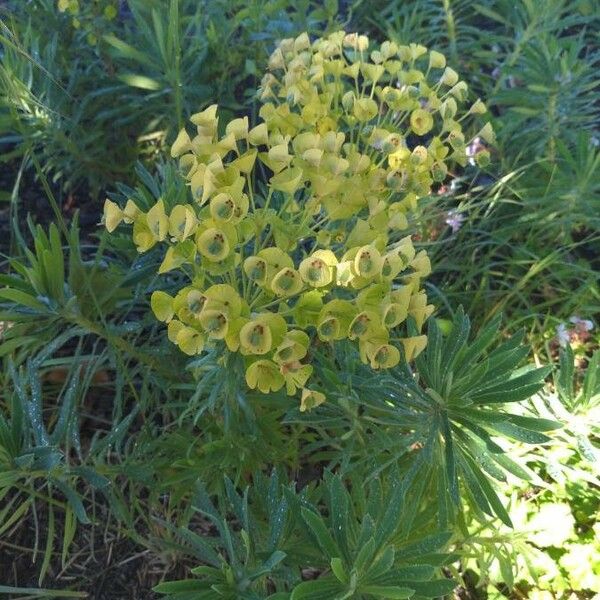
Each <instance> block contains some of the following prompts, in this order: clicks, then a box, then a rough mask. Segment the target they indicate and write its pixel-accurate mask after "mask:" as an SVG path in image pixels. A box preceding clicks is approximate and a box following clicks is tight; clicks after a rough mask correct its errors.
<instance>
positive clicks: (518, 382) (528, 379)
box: [471, 366, 551, 404]
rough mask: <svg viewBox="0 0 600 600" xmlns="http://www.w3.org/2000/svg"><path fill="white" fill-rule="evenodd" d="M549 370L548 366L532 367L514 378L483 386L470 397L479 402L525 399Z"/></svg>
mask: <svg viewBox="0 0 600 600" xmlns="http://www.w3.org/2000/svg"><path fill="white" fill-rule="evenodd" d="M550 370H551V367H549V366H547V367H540V368H537V369H532V370H530V371H528V372H527V373H525V374H524V375H520V376H518V377H515V378H514V379H510V380H508V381H506V382H503V383H500V384H497V385H494V386H491V387H486V388H483V389H481V390H479V391H478V392H477V393H475V394H473V395H472V396H471V398H472V399H473V401H474V402H477V403H479V404H486V403H490V404H491V403H504V402H520V401H521V400H527V399H528V398H530V397H531V396H532V395H533V394H535V393H536V392H537V391H539V390H540V389H541V388H542V387H543V385H544V378H545V377H546V375H547V374H548V373H549V372H550Z"/></svg>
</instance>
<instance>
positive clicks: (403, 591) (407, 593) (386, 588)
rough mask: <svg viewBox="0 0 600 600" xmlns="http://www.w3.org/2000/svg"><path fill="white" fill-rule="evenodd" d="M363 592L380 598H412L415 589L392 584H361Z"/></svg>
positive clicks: (391, 599)
mask: <svg viewBox="0 0 600 600" xmlns="http://www.w3.org/2000/svg"><path fill="white" fill-rule="evenodd" d="M359 591H360V592H361V593H363V594H373V595H374V596H378V597H380V598H386V599H387V598H389V599H390V600H393V599H396V598H410V597H411V596H412V595H413V594H414V593H415V590H412V589H410V588H402V587H395V586H391V585H366V586H361V588H360V590H359Z"/></svg>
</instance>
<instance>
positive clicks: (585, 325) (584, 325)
mask: <svg viewBox="0 0 600 600" xmlns="http://www.w3.org/2000/svg"><path fill="white" fill-rule="evenodd" d="M569 321H570V322H571V323H573V325H575V327H577V328H578V329H581V330H583V331H586V332H587V331H591V330H592V329H594V324H593V323H592V322H591V321H590V320H589V319H580V318H579V317H578V316H577V315H573V316H572V317H571V318H570V319H569Z"/></svg>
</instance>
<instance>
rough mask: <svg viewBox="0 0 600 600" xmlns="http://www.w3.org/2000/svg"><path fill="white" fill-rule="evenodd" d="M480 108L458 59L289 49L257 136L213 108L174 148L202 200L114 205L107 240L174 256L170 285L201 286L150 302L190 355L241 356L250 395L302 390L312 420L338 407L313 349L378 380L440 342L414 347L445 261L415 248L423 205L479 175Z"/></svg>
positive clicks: (303, 41)
mask: <svg viewBox="0 0 600 600" xmlns="http://www.w3.org/2000/svg"><path fill="white" fill-rule="evenodd" d="M467 96H468V89H467V86H466V84H465V83H464V82H463V81H460V79H459V76H458V74H457V73H456V71H454V70H453V69H452V68H451V67H449V66H447V65H446V59H445V58H444V56H443V55H442V54H440V53H439V52H436V51H433V50H432V51H428V50H427V48H425V47H424V46H422V45H419V44H408V45H399V44H396V43H394V42H391V41H386V42H384V43H383V44H381V45H380V46H377V45H373V44H370V42H369V39H368V38H367V37H366V36H364V35H359V34H355V33H348V34H347V33H345V32H335V33H333V34H331V35H329V36H327V37H325V38H320V39H315V40H312V41H311V39H310V37H309V36H308V35H307V34H302V35H300V36H298V37H296V38H290V39H284V40H282V41H281V42H280V44H279V46H278V47H277V49H276V50H275V52H274V53H273V55H272V56H271V58H270V60H269V72H268V73H266V74H265V76H264V77H263V79H262V81H261V88H260V90H259V98H260V100H261V102H262V106H261V108H260V110H259V115H260V120H259V122H257V123H251V122H250V120H249V119H248V117H240V118H234V119H232V120H231V121H229V122H228V123H225V124H224V125H225V127H223V126H222V125H223V124H221V126H219V114H218V107H217V105H216V104H214V105H211V106H209V107H208V108H206V109H205V110H203V111H201V112H199V113H197V114H194V115H192V117H191V122H192V124H193V128H192V127H188V128H187V129H183V130H181V131H180V132H179V134H178V135H177V138H176V139H175V141H174V143H173V146H172V148H171V155H172V157H173V158H176V159H177V160H178V161H179V165H180V170H181V176H182V177H183V178H184V180H185V182H186V183H187V185H188V187H189V189H190V196H189V199H188V200H182V198H181V197H180V195H179V194H178V193H171V192H170V191H169V190H167V191H166V192H165V193H163V195H162V197H161V198H159V199H158V200H157V201H156V202H154V203H153V204H151V203H150V204H149V203H148V200H147V197H146V196H145V195H144V194H139V195H138V196H136V197H135V198H128V199H127V201H126V204H125V206H124V207H121V206H120V205H118V204H117V203H116V202H113V201H112V200H107V201H106V202H105V205H104V224H105V226H106V228H107V230H108V231H109V232H113V231H115V230H116V229H117V227H119V226H120V225H121V224H122V223H123V224H126V225H133V234H132V237H133V241H134V244H135V245H136V247H137V249H138V251H139V252H147V251H150V250H152V251H153V252H154V253H155V254H156V255H158V254H159V253H161V256H162V262H160V263H157V264H160V266H159V267H158V270H159V273H160V274H163V273H167V272H168V273H170V274H171V273H173V272H174V271H180V273H182V274H183V275H184V276H185V277H186V278H187V282H186V283H184V284H178V285H179V289H177V288H175V289H166V291H155V292H154V293H153V294H152V297H151V307H152V310H153V312H154V314H155V315H156V317H157V319H159V320H161V321H163V322H165V323H166V324H167V334H168V338H169V340H170V341H171V342H173V343H175V344H177V345H178V346H179V348H181V350H182V351H183V352H185V353H187V354H189V355H195V354H199V353H202V352H204V351H208V350H209V349H213V348H215V347H216V348H218V349H219V351H222V352H225V353H227V352H232V353H239V354H240V355H241V356H242V359H243V362H244V366H245V369H246V382H247V384H248V386H249V387H250V388H252V389H258V390H259V391H261V392H265V393H267V392H273V391H278V390H281V389H283V388H284V387H285V389H286V391H287V393H288V394H294V393H296V391H297V390H298V389H301V390H302V392H301V407H300V409H301V410H309V409H311V408H312V407H315V406H318V405H319V404H321V403H322V402H323V401H324V399H325V397H324V396H323V394H322V393H321V392H318V391H314V390H312V389H310V387H307V386H309V385H310V384H309V381H310V378H311V376H312V370H313V369H312V366H311V365H310V357H311V356H312V354H313V353H312V352H311V351H310V346H311V344H312V343H313V342H314V340H315V338H318V339H319V340H320V342H327V343H329V342H335V341H338V340H342V339H349V340H352V341H353V342H354V343H355V344H356V345H358V349H359V353H360V358H361V360H362V361H363V362H364V363H365V364H370V365H371V367H373V368H374V369H386V368H391V367H393V366H394V365H396V364H397V363H398V361H399V360H400V358H401V353H400V350H399V349H400V348H402V355H403V357H404V359H405V360H408V361H410V360H413V359H414V358H415V357H416V356H417V355H418V354H419V352H421V351H422V350H423V348H424V347H425V344H426V342H427V338H426V337H425V336H424V335H413V336H412V337H406V336H407V333H406V331H407V330H408V329H409V326H408V325H405V322H406V321H409V322H410V328H414V327H415V326H416V329H417V330H418V331H421V330H422V328H423V327H424V324H425V321H426V319H427V318H428V317H429V316H430V315H431V314H432V312H433V306H432V305H431V304H428V302H427V297H426V294H425V292H424V291H423V290H422V281H423V279H424V278H425V277H427V275H428V274H429V273H430V272H431V263H430V261H429V258H428V256H427V254H426V252H425V251H424V250H421V251H419V252H417V251H416V250H415V248H414V245H413V241H412V238H411V236H410V235H407V234H408V233H409V228H410V227H411V225H412V223H413V221H414V219H415V218H416V216H417V215H418V213H417V210H418V208H419V200H420V199H421V198H423V197H424V196H430V195H431V192H432V188H433V186H434V185H435V184H436V182H438V183H441V182H444V181H445V180H446V178H447V176H448V172H449V167H452V172H455V170H458V169H460V168H461V167H463V166H465V165H466V164H467V162H468V157H467V147H468V146H469V145H470V144H471V142H472V141H473V139H474V136H473V137H471V136H469V135H468V134H467V132H468V131H471V125H470V123H471V122H472V121H473V120H476V119H477V118H478V115H480V114H483V113H484V112H485V105H484V104H483V102H482V101H480V100H476V101H475V102H473V100H474V99H468V98H467ZM473 131H478V133H477V136H478V137H479V139H480V141H479V144H478V146H480V145H482V144H484V143H487V144H492V143H493V142H494V134H493V130H492V128H491V126H490V125H489V124H487V125H484V126H483V127H482V126H481V125H478V126H477V127H476V128H474V129H473ZM220 132H221V133H222V135H221V133H220ZM475 160H476V162H477V164H480V163H481V164H484V163H485V162H486V161H487V160H489V152H487V150H485V149H484V148H482V149H481V151H480V152H478V153H477V155H476V157H475ZM159 260H160V259H159ZM167 281H168V282H169V283H170V285H172V286H174V283H173V282H174V281H177V278H175V277H173V276H170V277H169V278H168V280H167ZM321 345H322V344H321Z"/></svg>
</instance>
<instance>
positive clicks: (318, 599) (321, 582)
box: [290, 577, 344, 600]
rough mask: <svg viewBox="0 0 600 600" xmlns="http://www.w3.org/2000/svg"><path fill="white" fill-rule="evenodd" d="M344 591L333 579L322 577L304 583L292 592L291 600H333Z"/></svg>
mask: <svg viewBox="0 0 600 600" xmlns="http://www.w3.org/2000/svg"><path fill="white" fill-rule="evenodd" d="M343 591H344V588H343V586H342V584H341V583H340V582H339V581H338V580H337V579H334V578H333V577H320V578H319V579H315V580H313V581H303V582H302V583H300V584H299V585H297V586H296V587H295V588H294V590H293V591H292V595H291V596H290V600H332V599H333V598H335V596H336V594H339V593H341V592H343Z"/></svg>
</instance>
